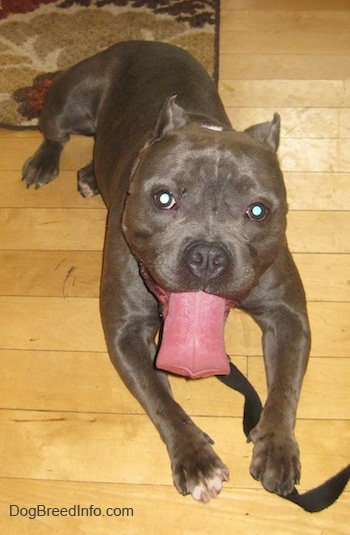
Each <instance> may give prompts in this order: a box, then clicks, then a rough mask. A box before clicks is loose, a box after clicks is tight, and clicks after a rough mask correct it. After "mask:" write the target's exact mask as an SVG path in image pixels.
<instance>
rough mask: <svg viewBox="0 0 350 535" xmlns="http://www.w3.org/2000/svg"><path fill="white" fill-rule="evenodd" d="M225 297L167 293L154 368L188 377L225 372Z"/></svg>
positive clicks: (191, 293) (226, 362)
mask: <svg viewBox="0 0 350 535" xmlns="http://www.w3.org/2000/svg"><path fill="white" fill-rule="evenodd" d="M225 308H226V299H223V298H222V297H217V296H215V295H211V294H207V293H205V292H188V293H173V294H170V297H169V302H168V312H167V315H166V317H165V321H164V327H163V335H162V341H161V346H160V350H159V352H158V356H157V361H156V365H157V368H160V369H163V370H166V371H169V372H172V373H176V374H177V375H185V376H189V377H191V378H192V379H197V378H198V377H207V376H208V375H228V374H229V373H230V366H229V361H228V358H227V355H226V351H225V345H224V327H225V318H226V310H225Z"/></svg>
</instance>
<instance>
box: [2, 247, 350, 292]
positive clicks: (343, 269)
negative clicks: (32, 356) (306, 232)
mask: <svg viewBox="0 0 350 535" xmlns="http://www.w3.org/2000/svg"><path fill="white" fill-rule="evenodd" d="M294 260H295V262H296V264H297V266H298V269H299V271H300V274H301V277H302V280H303V284H304V287H305V291H306V294H307V298H308V301H310V302H311V301H350V286H349V284H348V283H347V279H346V278H344V273H347V272H348V271H349V270H350V255H348V254H342V255H339V254H319V253H317V254H305V253H301V254H295V255H294ZM101 264H102V253H101V251H35V250H34V251H33V250H29V251H18V250H13V251H11V250H4V251H1V250H0V296H6V295H7V296H11V295H12V296H33V297H35V296H36V297H39V296H41V297H98V296H99V287H100V274H101V268H102V265H101Z"/></svg>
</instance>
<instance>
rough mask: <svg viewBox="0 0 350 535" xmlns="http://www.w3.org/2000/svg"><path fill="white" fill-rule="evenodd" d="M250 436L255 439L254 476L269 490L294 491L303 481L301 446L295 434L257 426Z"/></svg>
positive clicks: (251, 469)
mask: <svg viewBox="0 0 350 535" xmlns="http://www.w3.org/2000/svg"><path fill="white" fill-rule="evenodd" d="M257 427H259V426H257ZM250 438H251V440H252V441H253V442H254V450H253V459H252V463H251V465H250V473H251V475H252V476H253V477H254V479H257V480H259V481H261V483H262V485H263V487H264V488H265V489H266V490H268V491H269V492H274V493H276V494H280V495H281V496H287V495H288V494H290V493H291V492H292V490H293V488H294V485H295V484H297V483H299V481H300V461H299V448H298V444H297V442H296V440H295V438H294V435H293V434H292V435H290V434H287V435H283V434H279V433H278V432H276V431H267V432H263V431H262V430H261V431H258V429H257V428H255V429H253V431H252V432H251V434H250Z"/></svg>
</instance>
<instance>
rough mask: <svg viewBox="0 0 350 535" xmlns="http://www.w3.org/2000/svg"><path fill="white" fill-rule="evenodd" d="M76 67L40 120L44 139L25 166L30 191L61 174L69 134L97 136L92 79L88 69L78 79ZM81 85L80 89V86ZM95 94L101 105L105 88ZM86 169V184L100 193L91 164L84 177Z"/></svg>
mask: <svg viewBox="0 0 350 535" xmlns="http://www.w3.org/2000/svg"><path fill="white" fill-rule="evenodd" d="M76 68H77V67H73V68H72V69H71V70H69V71H67V72H66V73H65V74H63V75H62V76H61V77H60V78H58V79H57V80H56V81H55V83H54V84H53V86H52V87H51V88H50V90H49V92H48V94H47V96H46V100H45V105H44V108H43V110H42V112H41V116H40V121H39V126H40V130H41V132H42V134H43V136H44V140H43V142H42V144H41V145H40V147H39V148H38V149H37V151H36V152H35V153H34V154H33V156H31V157H30V158H28V160H27V161H26V162H25V164H24V166H23V172H22V180H24V181H25V182H26V184H27V187H28V188H29V187H30V186H32V185H35V187H36V188H39V187H41V186H43V185H44V184H47V183H48V182H51V181H52V180H54V178H56V176H57V175H58V173H59V162H60V157H61V152H62V150H63V147H64V145H65V144H66V143H67V141H69V138H70V134H72V133H79V134H83V135H87V136H92V135H94V134H95V129H96V113H97V107H96V106H95V108H94V107H93V106H92V105H91V102H89V101H90V100H91V99H92V96H91V95H92V92H91V91H90V92H89V84H90V83H91V76H89V72H88V70H86V72H84V73H83V74H84V75H85V78H83V77H82V78H78V77H77V76H76V74H75V73H76ZM79 84H80V86H81V88H80V86H79V87H78V85H79ZM94 92H95V98H96V101H97V102H98V101H99V99H100V98H101V94H102V88H100V87H96V88H95V89H94ZM87 169H89V173H88V174H89V180H87V179H86V178H85V183H89V187H90V189H91V190H93V191H94V192H98V189H97V185H96V182H95V179H94V175H93V168H92V167H90V165H88V166H86V167H85V168H84V169H83V170H82V172H83V173H84V172H85V175H86V174H87V173H86V172H87ZM92 177H93V179H92ZM93 183H94V186H93V187H92V184H93ZM96 190H97V191H96ZM85 196H89V195H85ZM90 196H91V195H90Z"/></svg>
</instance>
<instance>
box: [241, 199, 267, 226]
mask: <svg viewBox="0 0 350 535" xmlns="http://www.w3.org/2000/svg"><path fill="white" fill-rule="evenodd" d="M268 213H269V211H268V209H267V208H266V206H265V205H264V204H262V203H261V202H256V203H254V204H252V205H251V206H249V208H248V210H247V211H246V214H247V216H248V217H249V219H250V220H251V221H263V220H264V219H265V218H266V217H267V214H268Z"/></svg>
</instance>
